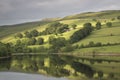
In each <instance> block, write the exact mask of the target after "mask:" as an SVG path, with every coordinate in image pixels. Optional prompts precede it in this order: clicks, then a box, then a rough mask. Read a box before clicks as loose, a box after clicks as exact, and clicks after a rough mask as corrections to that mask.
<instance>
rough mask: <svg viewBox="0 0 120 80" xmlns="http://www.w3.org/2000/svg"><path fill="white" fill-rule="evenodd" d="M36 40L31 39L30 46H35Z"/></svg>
mask: <svg viewBox="0 0 120 80" xmlns="http://www.w3.org/2000/svg"><path fill="white" fill-rule="evenodd" d="M36 41H37V40H36V39H35V38H31V39H29V41H28V45H35V43H36Z"/></svg>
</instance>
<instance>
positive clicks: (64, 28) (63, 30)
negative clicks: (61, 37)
mask: <svg viewBox="0 0 120 80" xmlns="http://www.w3.org/2000/svg"><path fill="white" fill-rule="evenodd" d="M67 30H69V28H68V24H63V25H62V26H60V27H58V28H57V33H64V32H66V31H67Z"/></svg>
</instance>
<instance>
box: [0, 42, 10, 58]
mask: <svg viewBox="0 0 120 80" xmlns="http://www.w3.org/2000/svg"><path fill="white" fill-rule="evenodd" d="M10 55H11V46H10V44H9V43H7V44H3V43H1V42H0V57H5V56H10Z"/></svg>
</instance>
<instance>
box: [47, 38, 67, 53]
mask: <svg viewBox="0 0 120 80" xmlns="http://www.w3.org/2000/svg"><path fill="white" fill-rule="evenodd" d="M49 43H50V44H51V45H52V46H51V47H50V51H49V52H55V53H57V52H59V51H60V48H61V47H64V46H65V45H66V40H65V38H64V37H59V38H51V39H50V41H49Z"/></svg>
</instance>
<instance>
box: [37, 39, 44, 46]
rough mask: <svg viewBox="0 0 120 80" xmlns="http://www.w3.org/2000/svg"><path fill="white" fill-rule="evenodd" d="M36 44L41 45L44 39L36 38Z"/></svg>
mask: <svg viewBox="0 0 120 80" xmlns="http://www.w3.org/2000/svg"><path fill="white" fill-rule="evenodd" d="M36 43H37V44H38V45H41V44H43V43H44V39H43V38H38V39H37V42H36Z"/></svg>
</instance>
